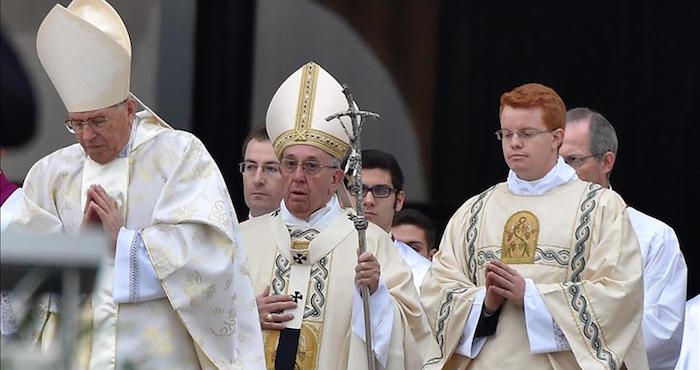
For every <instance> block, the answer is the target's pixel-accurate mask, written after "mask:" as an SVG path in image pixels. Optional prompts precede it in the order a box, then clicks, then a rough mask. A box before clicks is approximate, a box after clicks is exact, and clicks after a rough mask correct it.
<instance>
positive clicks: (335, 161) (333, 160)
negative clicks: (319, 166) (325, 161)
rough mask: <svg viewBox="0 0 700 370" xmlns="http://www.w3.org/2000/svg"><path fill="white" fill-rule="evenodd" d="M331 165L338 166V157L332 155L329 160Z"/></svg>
mask: <svg viewBox="0 0 700 370" xmlns="http://www.w3.org/2000/svg"><path fill="white" fill-rule="evenodd" d="M331 166H333V167H337V168H340V159H338V158H336V157H333V159H332V160H331Z"/></svg>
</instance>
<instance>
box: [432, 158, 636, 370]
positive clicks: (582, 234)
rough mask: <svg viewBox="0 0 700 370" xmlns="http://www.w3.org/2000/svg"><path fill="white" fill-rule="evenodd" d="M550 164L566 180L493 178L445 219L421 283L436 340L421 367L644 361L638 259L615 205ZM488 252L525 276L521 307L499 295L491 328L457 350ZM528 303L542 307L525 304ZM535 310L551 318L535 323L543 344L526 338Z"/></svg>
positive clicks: (477, 307) (612, 196) (593, 365)
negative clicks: (518, 185)
mask: <svg viewBox="0 0 700 370" xmlns="http://www.w3.org/2000/svg"><path fill="white" fill-rule="evenodd" d="M559 162H561V161H559ZM557 166H558V167H556V169H558V170H559V171H564V172H566V171H568V172H566V173H567V176H569V177H570V180H566V181H563V182H564V183H563V184H562V185H560V186H555V187H553V188H551V189H549V190H547V191H546V192H544V193H543V194H536V195H520V194H515V193H513V192H512V191H511V190H510V189H509V186H508V184H507V183H500V184H498V185H495V186H493V187H491V188H489V189H487V190H485V191H484V192H482V193H481V194H479V195H476V196H474V197H472V198H471V199H469V200H468V201H467V202H466V203H465V204H464V205H462V206H461V207H460V208H459V209H458V210H457V212H456V213H455V214H454V215H453V217H452V218H451V220H450V221H449V223H448V225H447V228H446V230H445V233H444V235H443V239H442V242H441V245H440V251H439V252H438V253H437V254H436V255H435V256H434V258H433V265H432V268H431V270H430V271H429V272H428V275H427V276H426V278H425V280H424V281H423V285H422V287H421V294H422V296H421V299H422V302H423V305H424V306H425V310H426V312H427V314H428V319H429V321H430V325H431V326H432V328H433V330H434V335H435V337H436V340H437V343H438V345H439V351H438V353H436V354H435V355H434V356H431V358H428V359H426V365H427V366H426V367H427V368H443V366H444V368H456V369H466V368H469V369H515V368H518V369H576V368H582V369H621V368H623V362H624V363H625V365H626V366H627V368H631V369H643V368H647V365H646V356H645V353H644V348H643V340H642V339H641V329H640V322H641V315H642V302H643V283H642V264H641V256H640V253H639V247H638V244H637V240H636V238H635V235H634V230H633V229H632V226H631V224H630V222H629V219H628V215H627V212H626V211H625V204H624V202H623V201H622V199H621V198H620V197H619V196H618V195H617V194H616V193H614V192H613V191H611V190H609V189H603V188H601V187H600V186H598V185H595V184H591V183H586V182H583V181H580V180H578V178H576V177H575V174H574V173H573V170H571V169H570V168H568V167H563V166H565V165H564V164H563V163H558V164H557ZM554 172H556V171H555V170H552V173H554ZM495 259H500V260H501V261H503V262H504V263H507V264H508V265H509V266H510V267H512V268H513V269H515V270H516V271H517V272H518V273H519V274H521V275H522V276H523V278H525V279H526V282H527V283H528V285H529V287H528V289H527V290H526V293H525V297H524V303H525V304H524V307H519V306H517V305H515V304H514V303H511V302H510V301H508V300H506V301H504V304H503V306H502V308H501V311H500V317H499V318H498V324H497V327H496V331H495V333H494V334H492V335H489V336H482V337H480V338H473V342H470V343H467V344H468V345H467V349H468V350H467V351H466V352H467V353H465V351H459V350H457V347H458V346H462V347H463V348H464V344H465V343H464V340H465V338H466V337H468V336H469V331H470V330H471V334H472V335H473V333H474V328H473V327H472V328H471V329H470V328H469V327H468V326H469V325H468V322H469V321H470V320H469V318H470V316H471V317H472V318H473V317H477V318H478V317H479V315H480V313H481V308H482V304H483V296H484V293H485V288H484V287H485V281H486V278H485V268H486V265H487V264H488V263H489V262H490V261H493V260H495ZM533 300H540V301H543V305H542V306H540V308H539V309H536V310H531V311H528V305H529V304H530V303H531V302H533ZM475 302H478V304H476V303H475ZM543 312H544V313H545V314H546V313H547V312H548V314H549V315H551V320H550V322H544V324H543V325H542V322H540V323H539V324H540V325H541V328H542V327H544V332H545V333H546V332H547V331H549V333H551V335H550V336H551V338H552V340H551V343H552V346H550V348H543V346H542V345H541V340H539V339H537V338H535V336H534V335H533V333H535V332H537V330H535V329H537V328H533V327H534V326H536V325H537V323H536V322H535V321H536V320H535V318H534V315H535V314H541V313H543ZM474 315H475V316H474ZM545 321H546V320H545ZM541 328H540V329H541ZM541 331H542V330H540V332H541ZM470 340H472V339H470ZM545 342H546V341H545ZM469 344H471V345H469ZM544 347H546V346H544ZM470 351H471V353H470Z"/></svg>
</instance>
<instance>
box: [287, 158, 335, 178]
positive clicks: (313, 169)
mask: <svg viewBox="0 0 700 370" xmlns="http://www.w3.org/2000/svg"><path fill="white" fill-rule="evenodd" d="M299 166H301V169H302V170H304V173H305V174H307V175H315V174H317V173H319V172H320V171H321V169H322V168H338V166H326V165H322V164H320V163H318V162H315V161H306V162H303V163H299V161H297V160H296V159H288V158H285V159H282V160H281V161H280V169H282V171H283V172H284V173H286V174H293V173H294V172H295V171H296V170H297V168H298V167H299Z"/></svg>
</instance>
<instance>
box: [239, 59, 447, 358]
mask: <svg viewBox="0 0 700 370" xmlns="http://www.w3.org/2000/svg"><path fill="white" fill-rule="evenodd" d="M347 108H348V106H347V102H346V100H345V96H344V95H343V93H342V87H341V86H340V84H339V83H338V82H337V81H336V80H335V79H334V78H333V76H331V75H330V74H328V72H326V71H325V70H323V69H322V68H321V67H320V66H318V65H317V64H315V63H308V64H306V65H304V66H303V67H302V68H300V69H299V70H297V71H296V72H294V73H293V74H292V75H291V76H290V77H288V78H287V80H286V81H284V83H283V84H282V85H281V86H280V87H279V89H278V90H277V92H276V93H275V95H274V96H273V97H272V100H271V102H270V105H269V107H268V110H267V119H266V124H267V132H268V134H269V135H270V139H271V140H272V143H273V147H274V149H275V153H276V154H277V156H278V157H279V158H280V167H281V172H282V177H283V179H282V181H283V184H284V197H283V200H282V203H281V206H280V209H279V210H278V211H275V212H272V213H269V214H267V215H264V216H261V217H257V218H254V219H252V220H249V221H246V222H244V223H242V224H241V230H242V234H243V239H244V241H245V245H246V246H248V248H251V250H252V249H253V248H254V249H255V253H252V254H251V255H250V259H249V261H250V264H249V266H250V270H251V276H252V278H253V286H254V288H255V291H256V292H263V293H262V294H261V295H260V296H259V300H258V308H259V314H260V323H261V325H262V327H263V329H264V330H263V336H264V342H265V359H266V361H267V368H268V369H272V368H275V369H324V370H325V369H365V368H367V366H368V364H367V353H366V347H365V343H364V338H365V332H364V316H363V310H362V301H361V299H360V295H359V293H358V289H357V286H360V285H367V286H369V290H370V293H371V296H370V298H369V304H370V311H371V320H372V341H373V345H374V348H373V351H374V358H375V359H376V361H377V363H378V364H379V366H378V368H382V369H418V368H420V367H421V365H422V362H423V356H422V351H423V349H424V348H429V347H430V345H431V343H433V342H432V337H431V335H430V329H429V327H428V323H427V322H426V320H425V317H424V315H423V310H422V309H421V306H420V301H419V299H418V296H417V293H416V291H415V289H414V287H413V282H412V278H411V271H410V269H409V268H408V266H407V265H406V264H405V262H404V261H403V260H402V258H401V256H400V255H399V254H398V252H397V251H396V249H395V248H394V247H393V246H392V244H391V239H390V238H389V236H388V235H387V233H386V232H384V231H383V230H381V229H380V228H378V227H377V226H376V225H373V224H371V223H370V224H369V227H368V229H367V252H366V253H363V254H361V255H359V256H358V255H357V247H358V235H357V232H356V230H355V228H354V225H353V221H352V218H353V216H354V213H353V211H352V209H351V208H346V209H344V208H342V206H341V204H340V202H339V197H338V195H336V191H337V189H339V188H340V189H344V188H342V179H343V171H342V170H341V169H340V166H339V165H340V161H341V160H342V158H343V157H344V156H345V155H346V152H347V151H348V148H349V144H348V143H349V140H348V137H347V135H346V133H345V131H344V129H343V128H342V126H341V125H340V123H338V122H337V121H336V122H326V121H325V117H327V116H329V115H331V114H334V113H337V112H340V111H344V110H346V109H347ZM343 119H344V120H346V119H347V118H343ZM346 123H347V122H346ZM348 127H349V126H348ZM380 266H381V271H380ZM433 346H434V344H433Z"/></svg>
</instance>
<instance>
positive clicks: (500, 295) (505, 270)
mask: <svg viewBox="0 0 700 370" xmlns="http://www.w3.org/2000/svg"><path fill="white" fill-rule="evenodd" d="M524 297H525V279H524V278H523V277H522V275H520V274H519V273H518V272H517V271H515V269H513V268H512V267H510V266H508V265H507V264H505V263H503V262H501V261H499V260H494V261H491V262H490V263H489V264H487V265H486V298H484V309H485V311H486V313H487V314H492V313H494V312H496V311H497V310H498V308H499V307H501V305H502V304H503V302H504V301H505V300H509V301H510V302H511V303H514V304H516V305H517V306H519V307H522V305H523V298H524Z"/></svg>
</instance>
